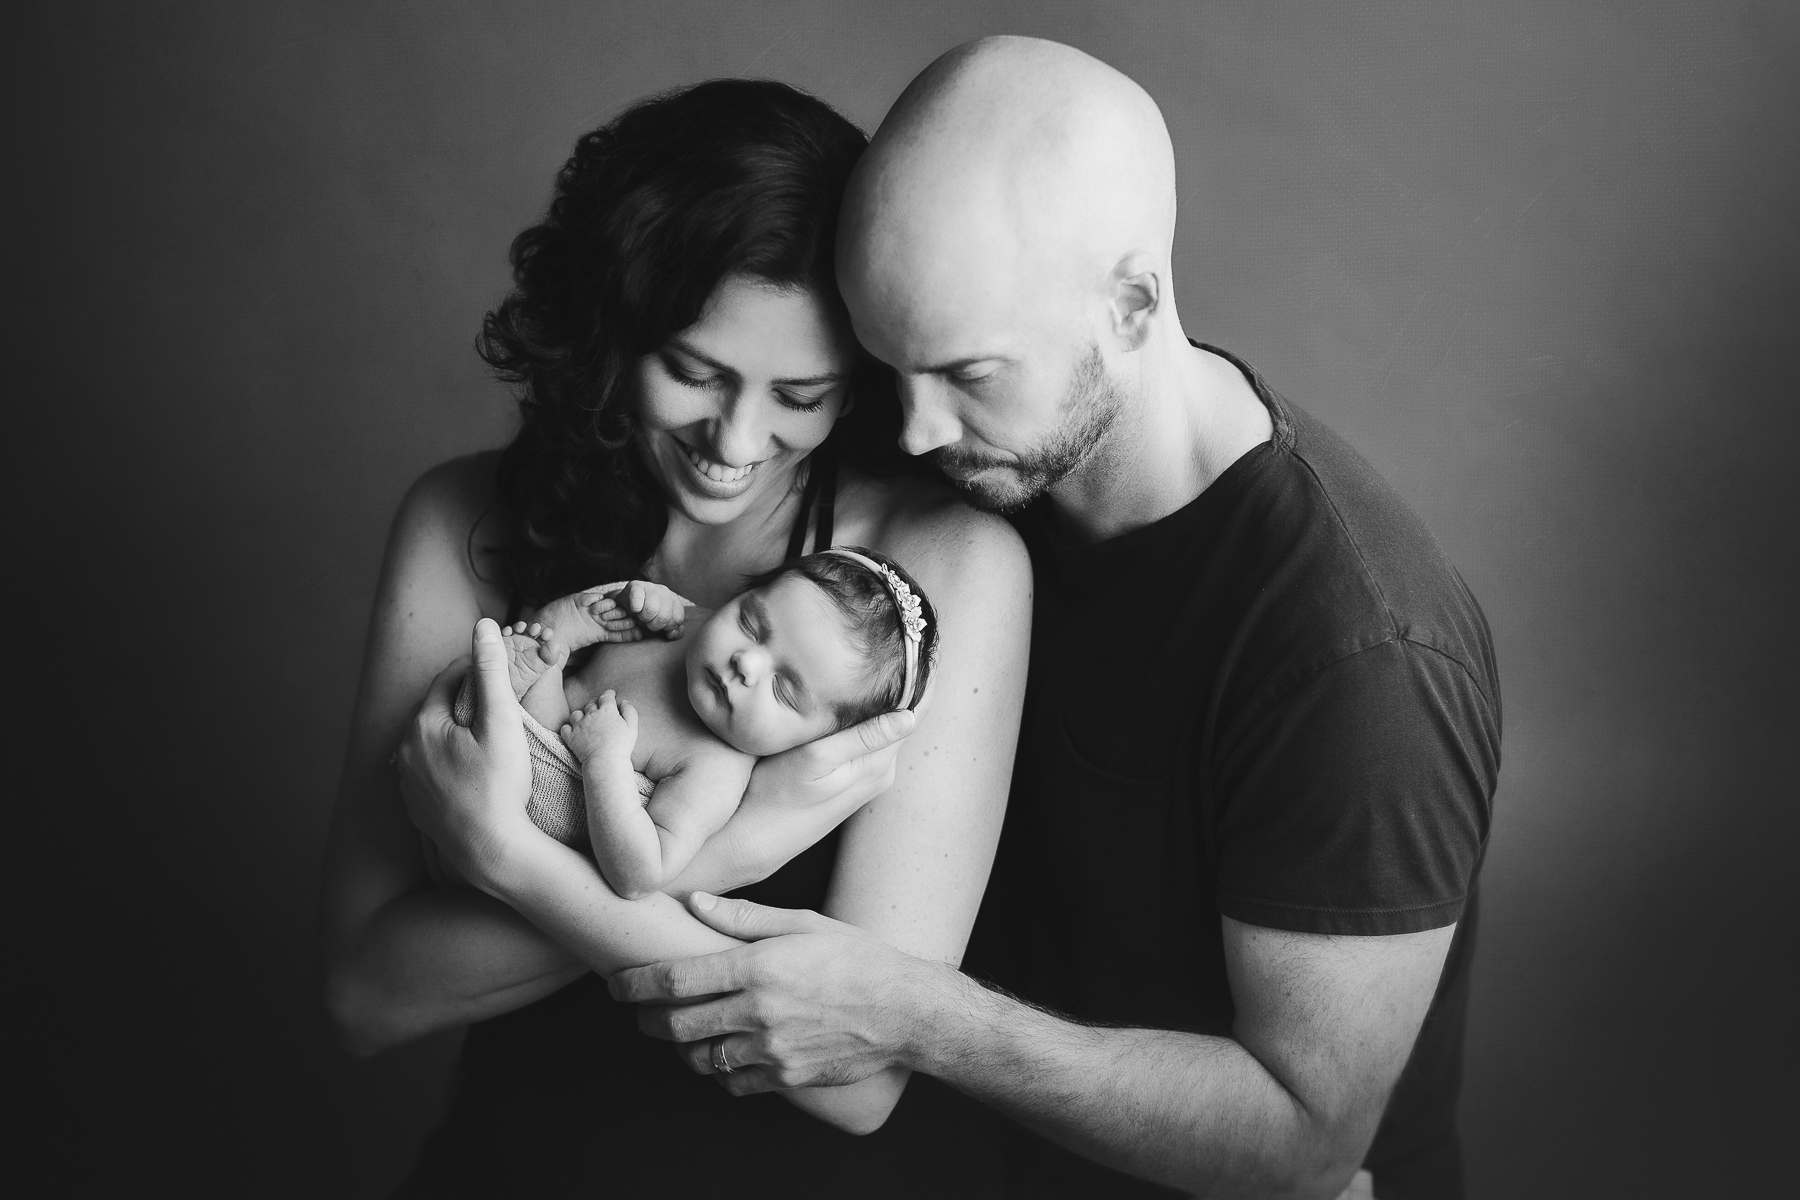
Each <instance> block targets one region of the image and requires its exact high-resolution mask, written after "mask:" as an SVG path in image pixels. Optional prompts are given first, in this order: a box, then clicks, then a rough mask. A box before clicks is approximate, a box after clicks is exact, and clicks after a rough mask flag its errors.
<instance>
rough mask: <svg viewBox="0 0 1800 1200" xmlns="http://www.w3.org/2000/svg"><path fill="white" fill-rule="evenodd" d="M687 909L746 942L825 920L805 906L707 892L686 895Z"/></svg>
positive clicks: (798, 930) (801, 929) (801, 930)
mask: <svg viewBox="0 0 1800 1200" xmlns="http://www.w3.org/2000/svg"><path fill="white" fill-rule="evenodd" d="M688 908H689V909H691V910H692V911H693V914H694V915H695V916H696V917H698V918H700V920H701V921H702V922H704V923H705V924H707V925H711V926H712V927H713V928H714V929H716V930H718V931H719V932H720V933H723V934H725V935H727V936H728V937H734V938H742V939H743V940H744V941H746V942H754V941H759V940H761V939H762V938H770V937H780V936H781V935H782V934H784V933H806V932H809V931H810V930H813V929H817V928H818V927H819V922H820V921H822V920H824V918H822V917H820V916H819V914H818V913H815V912H808V911H806V910H805V909H800V908H770V907H768V906H767V905H764V904H757V903H756V902H755V901H752V900H738V899H735V898H733V897H730V896H714V895H712V894H711V893H709V892H694V893H692V894H691V895H689V896H688Z"/></svg>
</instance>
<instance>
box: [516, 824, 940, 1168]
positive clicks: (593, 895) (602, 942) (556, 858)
mask: <svg viewBox="0 0 1800 1200" xmlns="http://www.w3.org/2000/svg"><path fill="white" fill-rule="evenodd" d="M484 883H485V884H486V885H487V886H491V887H493V888H494V889H495V891H496V894H498V895H501V896H503V897H504V898H505V900H506V901H507V903H509V904H512V905H514V906H515V907H516V908H517V909H518V910H519V911H520V912H521V913H524V914H526V915H527V916H528V917H529V918H530V919H531V920H532V921H533V922H534V923H536V924H537V925H538V927H539V928H540V929H543V930H544V931H545V932H546V933H549V934H551V936H553V937H555V938H556V939H557V940H558V941H559V942H561V943H562V944H563V945H564V946H566V947H568V949H569V951H570V952H571V953H573V954H575V955H576V956H578V957H579V958H580V959H581V960H582V961H583V962H584V963H585V964H586V965H587V966H589V967H591V968H593V969H594V970H595V971H598V972H599V973H600V974H602V975H611V974H612V973H613V972H615V971H620V970H624V969H625V968H627V967H638V966H644V965H646V964H648V963H652V962H665V961H668V960H671V959H680V958H693V957H696V956H698V955H703V954H712V953H716V952H718V951H721V950H729V949H732V948H733V947H735V946H740V945H742V944H743V943H741V942H739V941H738V940H737V939H736V938H731V937H727V936H726V935H724V934H722V933H718V932H716V931H715V930H712V929H709V928H707V927H706V926H705V925H703V924H701V923H700V922H699V921H697V920H695V919H694V918H693V916H692V915H691V914H690V913H689V912H688V911H687V909H686V908H685V907H684V906H683V905H682V904H681V903H680V902H678V901H676V900H673V899H671V898H670V897H668V896H666V895H664V894H662V893H660V892H658V893H656V894H654V895H650V896H646V897H645V898H644V899H642V900H623V899H620V898H619V896H618V895H616V894H615V893H614V892H613V891H612V889H610V888H608V887H607V886H606V881H605V880H604V879H602V878H601V877H600V875H599V873H598V872H597V871H596V870H595V869H594V865H593V863H592V862H591V861H590V860H588V859H587V858H585V857H583V856H582V855H580V854H578V853H576V852H575V851H573V850H571V849H569V848H568V847H567V846H564V845H562V844H561V843H559V842H556V841H554V840H552V839H550V838H548V837H544V838H533V839H528V840H526V841H525V842H524V844H523V845H522V846H520V847H517V848H516V849H515V852H514V853H512V854H509V855H508V856H507V861H506V862H505V863H504V864H502V865H500V866H499V867H498V868H497V869H495V870H491V871H488V872H484ZM910 1074H911V1073H910V1072H909V1071H908V1070H906V1069H905V1068H894V1069H891V1070H888V1071H883V1072H880V1073H878V1074H876V1075H874V1076H871V1077H870V1078H868V1079H864V1080H862V1081H861V1082H858V1083H854V1084H850V1085H848V1086H845V1087H816V1088H795V1089H792V1090H790V1091H786V1092H783V1093H782V1095H783V1096H784V1097H786V1098H787V1099H788V1100H789V1101H790V1102H792V1103H793V1104H794V1105H795V1106H796V1107H797V1108H799V1109H800V1110H801V1111H802V1112H805V1113H806V1114H807V1115H809V1116H812V1117H815V1118H817V1119H818V1120H821V1121H824V1122H826V1123H827V1124H830V1125H834V1126H836V1127H837V1128H839V1129H842V1130H845V1131H847V1132H849V1133H857V1134H862V1133H871V1132H873V1131H874V1130H876V1129H879V1128H880V1127H881V1124H882V1122H884V1121H886V1120H887V1117H888V1114H889V1113H890V1112H892V1111H893V1107H894V1104H895V1103H896V1102H897V1101H898V1100H899V1098H900V1094H901V1092H902V1091H903V1090H904V1089H905V1087H906V1081H907V1079H908V1077H909V1076H910Z"/></svg>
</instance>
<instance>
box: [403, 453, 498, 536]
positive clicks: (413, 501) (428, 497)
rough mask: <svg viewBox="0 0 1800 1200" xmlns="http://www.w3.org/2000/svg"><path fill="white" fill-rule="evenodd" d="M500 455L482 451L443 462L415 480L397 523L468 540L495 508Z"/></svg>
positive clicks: (407, 493)
mask: <svg viewBox="0 0 1800 1200" xmlns="http://www.w3.org/2000/svg"><path fill="white" fill-rule="evenodd" d="M498 458H499V452H498V451H494V450H487V451H483V452H482V453H479V454H466V455H464V456H463V457H461V458H453V459H451V460H450V461H448V462H441V463H439V464H438V465H437V466H435V467H432V468H431V469H430V470H428V471H426V472H425V473H424V474H423V475H421V476H419V477H418V478H417V479H415V480H413V484H412V486H411V487H409V488H407V489H406V495H405V496H404V497H403V498H402V499H401V501H400V510H399V512H398V514H396V523H398V522H407V523H414V524H418V525H421V526H423V527H425V528H426V529H430V530H438V531H442V532H446V533H451V532H453V533H455V534H457V535H458V536H461V537H467V536H468V534H469V531H470V530H472V529H474V528H475V525H476V523H477V522H482V523H484V524H485V523H487V522H483V518H484V517H486V516H487V515H488V513H489V511H490V510H491V509H492V508H493V507H494V500H495V491H494V465H495V462H496V461H497V460H498Z"/></svg>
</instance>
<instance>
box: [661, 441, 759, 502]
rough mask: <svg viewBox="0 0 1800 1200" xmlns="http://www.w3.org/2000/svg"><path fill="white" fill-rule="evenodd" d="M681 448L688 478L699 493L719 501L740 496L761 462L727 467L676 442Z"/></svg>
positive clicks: (752, 479)
mask: <svg viewBox="0 0 1800 1200" xmlns="http://www.w3.org/2000/svg"><path fill="white" fill-rule="evenodd" d="M675 444H676V445H677V446H680V447H681V455H682V457H683V458H685V459H687V464H688V468H689V470H690V472H691V474H690V476H689V478H690V479H691V480H692V481H693V483H694V486H695V487H696V488H697V489H698V490H699V491H701V492H704V493H706V494H707V495H709V496H715V497H718V498H719V499H730V498H731V497H733V496H738V495H742V494H743V493H744V491H745V490H746V489H748V488H749V487H750V484H751V483H752V482H753V481H754V480H755V478H756V468H757V467H759V466H761V465H762V462H761V461H758V462H753V463H746V464H745V465H743V466H741V467H728V466H726V465H725V464H724V463H722V462H715V461H714V460H712V459H710V458H707V457H706V456H705V455H704V454H701V453H700V452H699V451H698V450H695V449H694V448H693V447H692V446H690V445H688V444H687V443H686V442H683V441H679V440H677V441H676V443H675Z"/></svg>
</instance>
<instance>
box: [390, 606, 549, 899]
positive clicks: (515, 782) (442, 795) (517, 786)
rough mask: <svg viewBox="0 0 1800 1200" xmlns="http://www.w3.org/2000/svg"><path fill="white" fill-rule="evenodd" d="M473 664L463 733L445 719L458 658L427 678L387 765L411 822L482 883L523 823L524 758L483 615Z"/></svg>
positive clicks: (501, 653) (492, 633) (494, 635)
mask: <svg viewBox="0 0 1800 1200" xmlns="http://www.w3.org/2000/svg"><path fill="white" fill-rule="evenodd" d="M473 660H474V661H473V669H474V676H475V696H476V707H475V721H474V724H473V725H471V726H469V727H467V728H465V727H464V726H461V725H458V724H457V723H456V720H455V718H454V716H453V715H452V710H453V707H454V705H455V701H456V691H457V688H458V686H459V685H460V684H461V682H462V679H463V676H464V674H465V673H466V672H467V671H468V670H469V663H468V662H467V661H464V660H458V661H457V662H454V663H452V664H450V665H449V666H448V667H446V668H444V670H443V671H442V672H440V673H439V675H438V677H437V678H436V679H434V680H432V683H431V690H430V691H429V692H428V693H427V694H426V696H425V701H424V703H423V704H421V705H420V706H419V712H418V715H417V716H416V717H415V718H414V719H413V723H412V725H411V727H410V728H409V729H408V730H407V734H406V739H405V740H404V741H402V742H401V743H400V749H399V751H398V752H397V753H396V754H395V756H394V763H395V766H396V768H397V769H398V771H399V775H400V794H401V796H402V797H403V798H404V799H405V801H406V812H407V815H408V816H409V817H411V818H412V822H413V824H414V825H416V826H418V827H419V830H420V831H421V832H422V833H424V834H425V836H426V837H428V838H430V839H431V840H432V841H433V842H434V843H435V844H436V845H437V848H438V852H439V853H440V854H441V855H443V856H444V858H445V859H446V860H448V862H449V864H450V865H451V866H453V867H455V868H456V870H457V872H458V873H459V874H461V875H462V876H463V877H464V878H466V879H469V880H471V881H473V882H475V883H476V884H477V886H483V884H482V881H483V880H484V879H485V878H486V877H487V869H488V868H489V867H490V866H491V865H492V864H493V863H495V862H496V861H497V860H498V858H499V856H500V849H501V846H502V845H503V843H504V841H505V838H506V836H507V835H508V833H510V832H512V831H513V830H515V829H516V828H517V827H518V826H519V824H520V823H521V822H523V823H524V824H525V825H529V824H530V821H531V818H530V817H529V816H528V815H527V813H526V811H525V806H526V804H527V802H528V801H529V800H530V798H531V756H530V752H529V751H528V750H527V748H526V743H525V726H524V722H522V721H521V720H520V718H519V702H518V701H517V700H515V699H514V698H513V694H512V683H511V681H510V680H509V679H508V677H507V671H506V646H505V643H503V642H502V641H501V639H500V627H499V626H498V625H496V624H495V623H494V622H493V621H490V620H488V619H487V618H485V617H484V618H482V619H481V620H480V621H478V622H477V623H476V625H475V633H474V646H473ZM484 890H485V888H484Z"/></svg>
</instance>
